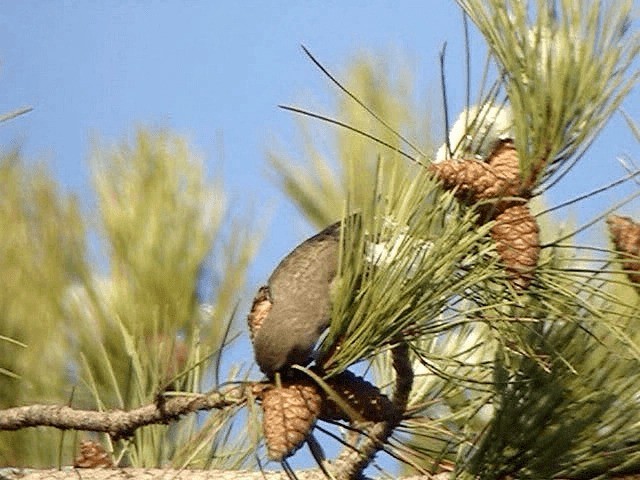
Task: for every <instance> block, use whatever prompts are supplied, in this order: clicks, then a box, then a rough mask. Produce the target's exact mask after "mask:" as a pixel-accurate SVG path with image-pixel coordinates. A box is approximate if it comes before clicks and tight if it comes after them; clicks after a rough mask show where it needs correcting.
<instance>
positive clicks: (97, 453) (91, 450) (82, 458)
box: [73, 440, 115, 468]
mask: <svg viewBox="0 0 640 480" xmlns="http://www.w3.org/2000/svg"><path fill="white" fill-rule="evenodd" d="M73 466H74V467H75V468H113V467H115V465H114V463H113V460H112V458H111V455H109V453H108V452H107V451H106V450H105V449H104V447H103V446H102V445H101V444H99V443H97V442H94V441H91V440H83V441H82V442H80V453H79V454H78V456H77V457H76V458H75V460H74V461H73Z"/></svg>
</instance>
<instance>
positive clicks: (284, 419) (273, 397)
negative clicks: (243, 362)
mask: <svg viewBox="0 0 640 480" xmlns="http://www.w3.org/2000/svg"><path fill="white" fill-rule="evenodd" d="M321 404H322V397H321V396H320V394H319V392H318V387H317V386H316V384H315V383H313V381H311V380H310V379H297V380H292V381H289V382H288V383H284V382H283V384H282V387H281V388H278V387H273V388H270V389H268V390H266V391H265V392H264V394H263V396H262V410H263V418H262V428H263V431H264V436H265V440H266V443H267V454H268V456H269V458H270V459H271V460H276V461H282V460H283V459H284V458H286V457H288V456H289V455H292V454H293V453H294V452H295V451H296V450H297V449H298V448H300V446H301V445H302V443H303V442H304V441H305V440H306V438H307V437H308V436H309V433H311V429H312V428H313V425H314V424H315V422H316V419H317V418H318V414H319V413H320V409H321Z"/></svg>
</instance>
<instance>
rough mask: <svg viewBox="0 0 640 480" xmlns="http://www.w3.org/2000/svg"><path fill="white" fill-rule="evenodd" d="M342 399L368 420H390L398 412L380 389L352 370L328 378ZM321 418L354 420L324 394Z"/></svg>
mask: <svg viewBox="0 0 640 480" xmlns="http://www.w3.org/2000/svg"><path fill="white" fill-rule="evenodd" d="M326 382H327V384H328V385H329V386H330V387H331V388H332V389H333V390H335V392H336V393H337V394H338V395H339V396H340V397H341V398H342V400H343V401H344V402H345V403H347V404H349V406H350V407H351V408H353V409H354V410H355V411H356V412H358V413H359V414H360V415H361V416H362V417H363V418H364V419H365V420H366V421H370V422H380V421H383V420H390V419H392V418H394V417H395V416H396V414H397V412H396V409H395V408H394V406H393V403H392V402H391V400H389V398H388V397H387V396H386V395H384V394H383V393H382V392H380V389H379V388H378V387H376V386H375V385H373V384H371V383H369V382H368V381H366V380H365V379H364V378H362V377H359V376H357V375H355V374H353V373H351V372H350V371H348V370H347V371H344V372H342V373H340V374H339V375H336V376H335V377H331V378H329V379H327V380H326ZM320 419H321V420H334V421H335V420H344V421H352V420H353V419H351V418H349V416H348V415H347V413H346V412H344V411H343V410H342V408H341V407H340V405H338V404H337V403H336V402H335V401H333V400H332V399H331V398H329V397H328V396H327V395H326V393H325V394H323V402H322V411H321V413H320Z"/></svg>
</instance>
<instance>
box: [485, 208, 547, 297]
mask: <svg viewBox="0 0 640 480" xmlns="http://www.w3.org/2000/svg"><path fill="white" fill-rule="evenodd" d="M539 233H540V232H539V229H538V223H537V222H536V219H535V218H534V217H533V215H531V211H530V210H529V206H528V205H514V206H512V207H509V208H507V209H506V210H505V211H504V212H502V213H501V214H499V215H498V216H497V217H496V219H495V224H494V225H493V227H492V228H491V237H492V238H493V240H494V241H495V242H496V250H497V251H498V254H499V255H500V258H501V259H502V262H503V263H504V265H505V267H506V269H507V272H508V274H509V278H510V279H511V281H512V282H513V284H514V285H515V286H516V287H519V288H523V289H525V288H527V287H528V286H529V284H530V283H531V280H532V279H533V275H534V273H535V268H536V266H537V264H538V257H539V256H540V237H539Z"/></svg>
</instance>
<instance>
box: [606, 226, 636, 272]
mask: <svg viewBox="0 0 640 480" xmlns="http://www.w3.org/2000/svg"><path fill="white" fill-rule="evenodd" d="M607 224H608V226H609V232H610V233H611V238H612V240H613V244H614V245H615V247H616V250H617V251H618V253H619V255H620V257H621V259H622V268H624V269H625V270H626V271H627V274H628V275H629V279H630V280H631V281H632V282H633V283H637V284H640V223H636V222H634V221H633V220H632V219H631V218H630V217H621V216H619V215H610V216H609V218H607Z"/></svg>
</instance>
